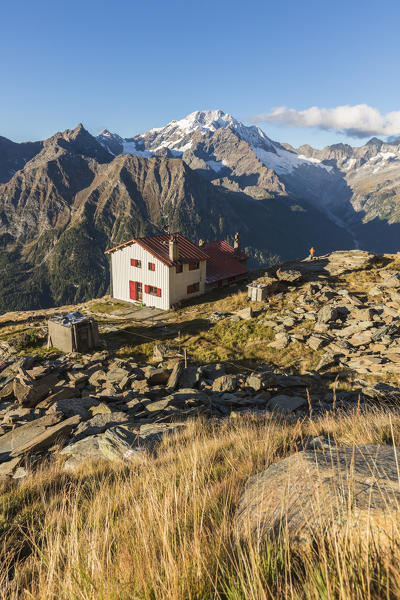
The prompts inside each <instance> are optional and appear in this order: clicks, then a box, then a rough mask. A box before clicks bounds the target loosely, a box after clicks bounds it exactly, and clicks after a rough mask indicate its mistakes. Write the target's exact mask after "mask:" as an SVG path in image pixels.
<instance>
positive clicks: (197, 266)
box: [189, 262, 200, 271]
mask: <svg viewBox="0 0 400 600" xmlns="http://www.w3.org/2000/svg"><path fill="white" fill-rule="evenodd" d="M197 269H200V263H198V262H195V263H189V271H197Z"/></svg>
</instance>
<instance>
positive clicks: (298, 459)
mask: <svg viewBox="0 0 400 600" xmlns="http://www.w3.org/2000/svg"><path fill="white" fill-rule="evenodd" d="M399 455H400V448H399V447H397V448H393V446H383V445H382V446H379V445H374V444H370V445H364V446H358V447H336V446H333V445H332V446H331V447H329V448H323V449H312V450H304V451H301V452H298V453H296V454H293V455H291V456H289V457H287V458H285V459H283V460H281V461H279V462H277V463H275V464H273V465H271V466H270V467H269V468H268V469H266V470H265V471H263V472H261V473H259V474H257V475H254V476H253V477H250V479H249V480H248V482H247V484H246V486H245V488H244V491H243V493H242V496H241V498H240V502H239V507H238V511H237V515H236V526H237V532H238V533H239V535H240V536H244V537H246V536H248V535H251V536H253V535H255V536H257V537H270V538H274V537H276V536H277V535H279V533H280V532H282V531H284V532H285V535H286V534H289V536H290V538H291V539H292V540H293V541H296V542H299V543H308V542H309V541H310V540H311V541H312V540H315V541H317V542H318V540H320V539H322V537H323V536H324V535H326V534H332V533H335V532H336V533H337V534H338V535H341V534H342V532H346V535H351V534H352V533H353V532H354V533H356V534H358V535H359V536H360V538H361V540H363V539H364V540H365V539H367V538H368V536H372V538H373V540H374V541H375V542H376V543H378V544H386V543H388V542H389V540H390V539H391V537H392V536H394V537H395V538H397V539H398V531H399V525H400V511H399V509H398V507H399V503H400V487H399V479H398V463H397V457H398V456H399Z"/></svg>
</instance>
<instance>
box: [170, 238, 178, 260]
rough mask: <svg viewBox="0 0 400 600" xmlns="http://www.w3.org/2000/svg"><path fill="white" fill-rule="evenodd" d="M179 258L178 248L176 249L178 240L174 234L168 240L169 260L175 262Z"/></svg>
mask: <svg viewBox="0 0 400 600" xmlns="http://www.w3.org/2000/svg"><path fill="white" fill-rule="evenodd" d="M178 258H179V248H178V239H177V236H176V235H175V234H174V235H172V236H171V237H170V240H169V259H170V260H172V262H176V261H177V260H178Z"/></svg>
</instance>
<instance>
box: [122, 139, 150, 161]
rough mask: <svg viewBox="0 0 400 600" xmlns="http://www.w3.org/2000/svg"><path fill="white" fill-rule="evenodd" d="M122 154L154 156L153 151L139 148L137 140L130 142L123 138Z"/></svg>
mask: <svg viewBox="0 0 400 600" xmlns="http://www.w3.org/2000/svg"><path fill="white" fill-rule="evenodd" d="M121 154H132V155H133V156H143V157H144V158H150V157H151V156H153V153H152V152H148V151H147V150H138V149H137V148H136V143H135V142H133V141H129V142H128V141H127V140H123V142H122V152H121Z"/></svg>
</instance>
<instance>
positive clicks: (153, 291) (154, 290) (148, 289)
mask: <svg viewBox="0 0 400 600" xmlns="http://www.w3.org/2000/svg"><path fill="white" fill-rule="evenodd" d="M144 292H145V294H150V296H158V298H161V288H158V287H155V286H154V285H145V286H144Z"/></svg>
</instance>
